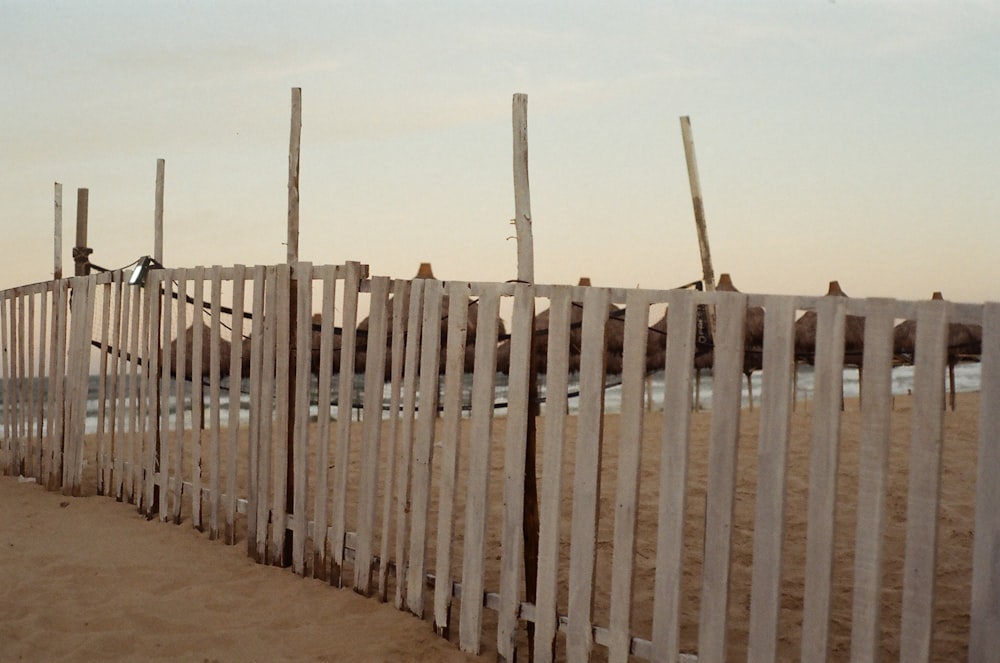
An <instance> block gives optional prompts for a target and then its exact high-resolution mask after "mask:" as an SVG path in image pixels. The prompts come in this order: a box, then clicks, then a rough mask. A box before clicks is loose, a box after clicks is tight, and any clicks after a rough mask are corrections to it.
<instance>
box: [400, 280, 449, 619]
mask: <svg viewBox="0 0 1000 663" xmlns="http://www.w3.org/2000/svg"><path fill="white" fill-rule="evenodd" d="M441 296H442V288H441V282H440V281H435V280H431V279H428V280H427V283H425V284H424V315H423V331H422V333H421V343H420V394H419V399H420V401H419V411H418V412H417V434H416V436H415V437H414V440H413V460H412V461H411V462H412V463H413V483H412V487H411V498H412V499H411V507H412V513H411V519H410V556H409V564H408V566H407V569H406V582H407V587H406V606H407V608H408V609H409V611H410V612H412V613H413V614H415V615H417V616H418V617H421V618H422V617H423V614H424V587H425V583H424V573H425V571H426V557H427V543H428V541H427V538H428V536H427V530H428V522H427V521H428V512H429V507H430V494H431V480H432V475H431V464H432V463H433V462H434V427H435V424H436V423H437V404H438V370H439V368H438V367H439V366H440V363H441Z"/></svg>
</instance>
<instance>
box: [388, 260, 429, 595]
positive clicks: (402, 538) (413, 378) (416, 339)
mask: <svg viewBox="0 0 1000 663" xmlns="http://www.w3.org/2000/svg"><path fill="white" fill-rule="evenodd" d="M424 283H425V279H416V280H414V281H413V284H412V286H411V290H410V310H409V312H408V317H407V323H406V324H407V334H406V367H405V373H404V379H403V418H402V426H401V428H402V431H401V435H400V441H399V447H398V449H397V456H396V457H397V461H396V467H397V468H398V472H397V481H396V495H397V500H398V503H397V517H396V601H395V604H396V608H398V609H399V610H402V609H403V607H404V605H405V603H406V591H407V582H406V578H407V568H408V566H409V559H408V558H407V551H408V550H409V547H410V538H409V537H410V479H411V476H412V474H413V463H412V459H413V422H414V420H415V419H416V403H417V378H418V374H419V372H420V371H419V368H418V367H419V365H420V338H421V333H420V332H421V330H422V328H423V326H422V325H421V324H420V320H421V311H422V310H423V305H424Z"/></svg>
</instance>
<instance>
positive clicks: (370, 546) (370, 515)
mask: <svg viewBox="0 0 1000 663" xmlns="http://www.w3.org/2000/svg"><path fill="white" fill-rule="evenodd" d="M369 302H370V306H369V308H370V314H369V317H368V341H367V344H366V346H365V347H366V353H365V396H364V398H365V401H364V409H363V410H362V412H363V416H364V419H363V421H362V444H361V477H360V481H359V486H358V527H357V545H356V546H355V553H354V590H355V591H357V592H360V593H362V594H364V595H365V596H370V595H371V591H372V561H373V560H372V558H373V556H374V550H375V498H376V494H377V492H378V463H379V456H380V455H381V450H380V446H381V442H382V440H381V434H382V392H383V390H384V386H385V344H386V340H387V331H386V324H387V321H386V309H387V307H388V304H389V278H388V277H385V276H377V277H375V278H373V279H372V280H371V299H370V300H369Z"/></svg>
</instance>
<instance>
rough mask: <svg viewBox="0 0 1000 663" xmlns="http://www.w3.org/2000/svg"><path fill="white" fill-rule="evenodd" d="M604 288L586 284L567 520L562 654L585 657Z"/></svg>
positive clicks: (589, 639) (597, 492)
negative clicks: (570, 507) (570, 510)
mask: <svg viewBox="0 0 1000 663" xmlns="http://www.w3.org/2000/svg"><path fill="white" fill-rule="evenodd" d="M608 304H609V297H608V292H607V290H604V289H602V288H587V289H586V291H585V294H584V300H583V329H582V335H583V341H582V346H581V352H580V401H579V402H580V414H579V417H578V424H577V425H578V431H577V441H576V459H575V464H574V471H573V515H572V520H571V524H570V558H569V601H568V604H567V618H568V620H569V622H568V624H567V629H566V658H567V660H569V661H585V660H589V658H590V651H591V648H592V647H593V637H594V636H593V624H592V623H591V618H592V610H593V592H594V571H595V566H594V563H595V560H596V557H597V525H598V520H597V515H598V505H599V503H600V496H601V485H600V477H601V447H602V442H603V439H602V437H603V435H602V428H603V426H602V422H603V418H604V361H605V354H604V333H605V325H606V324H607V320H608Z"/></svg>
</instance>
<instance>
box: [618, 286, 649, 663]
mask: <svg viewBox="0 0 1000 663" xmlns="http://www.w3.org/2000/svg"><path fill="white" fill-rule="evenodd" d="M648 327H649V299H648V294H647V293H646V292H645V291H644V290H630V291H629V293H628V297H627V298H626V300H625V346H624V349H623V355H622V404H621V415H620V418H619V421H620V422H621V432H620V434H619V442H618V477H617V480H616V497H615V523H614V524H615V529H614V543H613V545H614V553H613V557H612V561H611V608H610V609H611V612H610V619H609V624H608V631H609V636H610V639H611V642H610V644H609V645H608V660H609V661H614V662H618V663H628V660H629V650H630V649H631V644H632V636H631V631H630V627H631V620H630V617H631V612H632V588H633V584H634V582H635V577H634V575H633V570H634V567H635V544H636V541H635V535H636V524H637V522H638V512H639V463H640V461H641V458H642V434H643V406H644V397H643V391H644V388H645V377H646V343H647V339H648V333H647V330H648Z"/></svg>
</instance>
